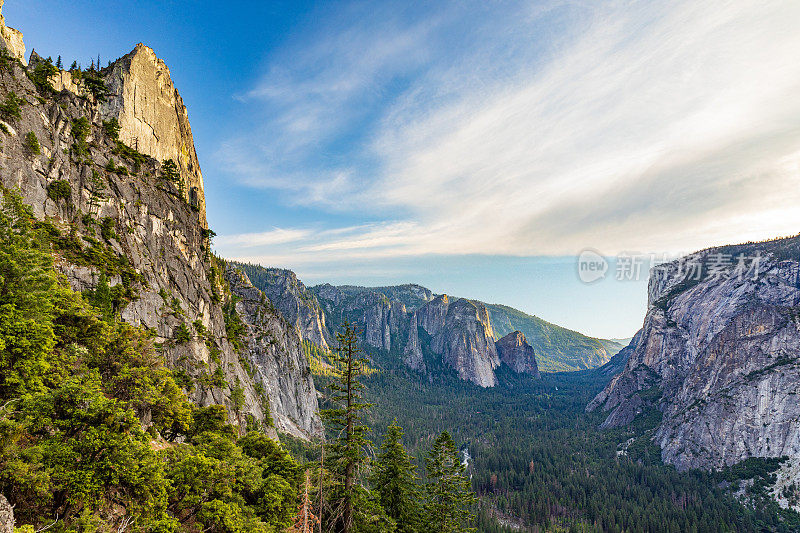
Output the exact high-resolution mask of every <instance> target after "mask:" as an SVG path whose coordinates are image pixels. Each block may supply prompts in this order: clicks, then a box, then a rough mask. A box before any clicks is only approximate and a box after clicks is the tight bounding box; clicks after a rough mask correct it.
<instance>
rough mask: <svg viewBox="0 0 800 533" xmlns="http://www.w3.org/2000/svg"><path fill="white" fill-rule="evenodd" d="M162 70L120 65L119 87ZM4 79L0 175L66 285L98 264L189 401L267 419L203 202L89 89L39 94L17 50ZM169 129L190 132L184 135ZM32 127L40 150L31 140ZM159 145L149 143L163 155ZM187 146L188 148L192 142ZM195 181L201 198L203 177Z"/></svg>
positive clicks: (309, 426) (123, 310)
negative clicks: (115, 134)
mask: <svg viewBox="0 0 800 533" xmlns="http://www.w3.org/2000/svg"><path fill="white" fill-rule="evenodd" d="M141 53H145V52H141ZM129 59H130V58H129ZM126 61H127V60H126ZM131 61H133V62H134V63H135V62H136V61H138V60H135V59H131ZM148 61H149V60H148ZM123 63H124V64H127V63H126V62H123ZM131 68H133V67H131ZM153 68H155V67H153ZM136 71H137V69H136V68H133V70H132V71H131V72H136ZM160 76H161V77H160V79H155V80H154V79H149V78H147V77H138V76H133V77H128V78H125V76H124V75H123V80H125V81H124V83H126V84H139V85H136V86H128V88H126V89H125V90H124V91H123V93H124V94H127V93H126V92H125V91H128V90H130V91H133V92H136V94H137V95H139V96H141V97H144V96H143V95H148V94H154V93H157V92H158V93H160V92H161V90H162V89H163V88H164V87H165V86H168V87H171V82H169V83H167V82H166V81H165V77H166V76H167V73H166V72H165V71H162V72H161V75H160ZM149 83H157V86H156V87H152V86H149V85H147V84H149ZM158 84H161V85H158ZM164 84H166V85H164ZM12 91H13V92H14V93H16V94H17V95H18V96H19V97H20V98H22V99H23V101H24V105H22V107H21V117H20V118H18V119H17V118H8V119H7V122H6V128H7V131H3V133H0V137H2V145H1V146H0V185H2V186H3V187H5V188H6V189H10V190H17V191H19V193H20V194H21V195H22V197H23V199H24V201H25V202H26V203H27V204H29V205H30V206H31V208H32V212H33V214H34V216H35V217H36V218H37V219H38V220H40V221H42V222H43V223H46V227H47V228H48V231H49V232H50V235H51V237H52V238H53V240H54V242H55V248H56V252H57V256H58V257H57V266H58V268H59V269H60V270H61V271H62V272H63V273H64V275H65V277H66V278H67V280H68V281H69V283H70V285H71V286H72V287H73V288H74V289H75V290H81V291H84V290H89V289H92V288H94V287H96V286H97V285H98V283H99V281H100V279H101V278H102V277H104V276H105V277H106V278H107V279H108V283H109V285H111V286H112V288H113V289H114V291H115V294H117V295H119V298H118V299H117V301H116V303H115V305H116V306H117V309H116V311H117V312H118V314H119V316H120V317H121V318H122V319H123V320H125V321H126V322H129V323H131V324H133V325H136V326H141V327H144V328H147V329H149V330H151V331H152V333H153V336H154V342H155V343H156V346H157V347H158V349H159V350H160V351H161V353H162V355H163V357H164V359H165V361H166V362H167V363H168V364H169V365H170V366H172V367H173V368H175V369H180V370H181V371H182V372H183V373H184V375H185V376H186V379H185V380H184V385H185V387H186V391H187V394H188V396H189V398H190V399H191V400H192V401H194V402H195V403H197V404H199V405H204V406H205V405H211V404H222V405H225V406H227V407H228V409H229V412H230V414H231V416H232V417H233V416H234V415H236V416H239V415H242V416H247V415H250V416H252V417H254V418H255V419H256V420H263V419H264V418H265V410H264V409H263V405H262V401H261V396H262V395H261V394H260V393H259V391H258V390H257V382H256V381H254V380H253V378H252V377H251V376H250V375H249V373H248V372H247V371H246V370H245V368H244V367H243V366H242V363H241V361H240V357H239V355H238V354H237V353H236V350H235V349H234V347H233V345H232V344H231V342H230V340H229V339H228V338H227V330H226V319H225V313H224V312H223V307H224V306H225V305H228V306H230V305H231V302H232V298H231V295H230V293H229V292H228V291H227V289H226V288H227V284H226V283H225V282H224V280H223V279H222V271H221V269H222V267H221V264H220V262H219V261H218V260H215V259H214V258H213V257H212V256H211V254H210V250H209V245H210V243H209V234H208V232H207V230H206V227H205V219H204V217H203V216H202V213H200V215H198V211H197V209H196V208H193V206H192V205H191V204H190V203H189V202H187V200H186V197H185V196H183V195H182V194H181V191H180V190H179V188H178V187H177V186H176V185H175V184H174V183H172V182H168V181H166V180H163V179H159V178H158V176H159V168H160V161H158V160H156V159H153V158H149V157H146V156H143V155H141V154H138V155H137V154H135V153H133V152H132V151H128V152H127V153H126V152H124V151H123V152H121V151H120V147H119V146H118V145H117V143H116V141H115V140H113V139H111V138H109V137H108V135H107V134H106V133H105V132H104V130H103V127H102V125H103V120H104V119H105V118H106V117H107V116H108V115H107V114H104V112H105V111H107V110H104V109H101V107H100V106H99V105H97V104H95V103H93V102H92V100H91V99H88V98H81V97H79V96H77V95H75V94H74V93H73V92H71V91H69V90H67V91H61V92H58V93H55V94H52V93H49V92H43V93H41V94H40V93H39V92H38V90H37V88H36V87H35V86H34V85H33V83H32V82H31V80H30V79H29V78H28V76H27V75H26V71H25V69H24V68H23V67H22V66H21V64H18V63H16V62H14V63H12V64H10V65H9V68H8V69H4V70H3V71H2V72H0V100H4V99H5V98H6V95H7V94H8V93H9V92H12ZM137 98H138V96H137ZM175 98H176V102H179V100H177V98H178V97H177V95H175ZM136 101H138V100H136ZM127 105H128V102H126V103H125V104H124V105H123V106H122V107H123V108H125V106H127ZM137 105H138V104H137ZM176 106H177V107H175V108H174V109H173V115H175V120H174V121H173V126H174V127H175V128H177V129H178V130H180V127H179V122H180V120H181V119H180V117H178V114H179V111H180V108H181V106H182V104H180V105H178V104H176ZM165 112H166V111H165ZM184 118H185V117H184ZM83 119H85V120H86V122H85V126H86V131H85V138H83V139H82V140H80V139H79V137H80V136H78V135H77V129H79V126H80V123H79V121H80V120H83ZM165 127H166V126H165ZM187 128H188V123H187ZM187 131H188V130H187ZM173 133H174V132H173ZM175 135H176V137H175V138H178V137H181V138H182V139H183V140H184V141H186V142H188V140H190V139H191V137H190V136H186V135H183V134H181V135H178V134H177V133H176V134H175ZM33 137H35V138H36V144H38V150H34V149H33V148H32V147H31V146H32V145H31V142H30V141H29V139H33ZM173 147H174V146H173ZM140 148H142V147H141V146H140ZM156 148H158V147H157V146H155V145H154V146H153V153H154V154H157V155H159V156H160V157H163V153H160V152H158V150H156ZM187 149H188V148H187ZM190 152H191V154H194V148H193V147H191V150H190ZM164 153H166V152H164ZM190 159H191V158H190ZM112 160H113V163H114V164H113V170H112V165H111V164H110V163H111V162H112ZM137 167H138V168H137ZM197 171H198V173H197V174H196V179H198V180H200V179H201V177H200V174H199V169H197ZM198 183H199V182H198ZM56 186H58V188H57V190H58V193H57V194H56V193H55V192H54V191H55V190H56ZM199 191H200V198H201V200H202V183H200V187H199ZM287 342H288V341H287ZM292 357H294V356H292ZM265 360H266V361H267V363H266V364H272V361H271V360H270V359H268V358H266V357H265ZM276 364H277V363H276ZM277 371H278V370H276V372H277ZM263 372H264V373H268V370H267V369H264V370H263ZM237 384H239V385H240V386H241V388H242V390H243V393H244V404H243V405H241V406H238V407H237V408H236V409H234V405H233V402H232V400H231V393H232V390H233V387H234V386H236V385H237ZM285 390H291V389H290V388H289V389H285ZM275 397H276V399H277V398H283V399H284V400H285V401H281V402H280V403H276V404H275V406H274V411H273V413H272V415H273V417H275V418H276V419H280V417H281V416H283V415H285V416H286V417H293V416H296V415H297V413H296V412H294V411H293V410H292V408H291V406H290V401H289V399H288V397H287V396H286V395H285V394H284V395H283V396H281V394H277V393H276V394H275ZM298 398H300V400H299V401H305V400H304V399H303V398H302V397H301V396H298ZM276 401H277V400H276ZM301 410H302V411H303V412H307V411H308V409H306V408H305V407H303V408H302V409H301ZM304 416H305V418H304V417H303V416H299V417H298V419H297V426H298V427H299V428H300V429H303V430H307V431H308V432H309V433H312V432H313V430H314V424H313V422H310V421H309V420H310V419H309V418H308V417H309V416H311V415H307V416H306V415H304ZM287 427H288V426H287Z"/></svg>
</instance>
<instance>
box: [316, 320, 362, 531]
mask: <svg viewBox="0 0 800 533" xmlns="http://www.w3.org/2000/svg"><path fill="white" fill-rule="evenodd" d="M336 340H337V343H338V346H337V350H336V352H334V353H333V354H331V356H330V359H331V364H332V366H333V368H336V369H338V372H337V375H336V377H335V379H334V380H333V381H332V382H331V383H330V385H328V387H329V388H330V390H331V396H330V398H329V400H330V402H331V403H332V404H333V405H334V407H333V408H331V409H326V410H324V411H323V412H322V415H323V417H324V418H325V420H326V421H327V422H328V430H329V431H331V432H332V434H333V435H334V437H333V439H332V442H331V443H330V445H329V450H330V459H329V463H328V464H329V465H331V466H330V469H331V471H332V474H333V478H334V486H333V487H331V492H332V493H331V497H330V498H329V501H330V504H331V508H332V512H333V516H332V517H330V520H331V525H333V526H334V527H335V530H336V531H341V532H343V533H352V532H353V531H355V529H354V524H355V518H354V508H355V505H356V501H361V500H365V499H366V497H365V495H364V494H363V493H364V492H365V491H364V489H363V488H362V487H361V486H359V485H358V484H357V477H358V474H359V469H360V467H361V466H362V465H363V464H364V463H365V462H366V461H367V452H366V448H367V446H368V445H369V444H370V443H369V441H368V440H367V438H366V436H365V435H366V433H367V431H369V428H368V427H367V426H366V425H364V422H363V412H364V410H365V409H367V408H369V407H370V404H368V403H366V402H365V401H364V385H363V384H362V383H361V382H360V378H361V377H362V376H363V375H364V371H365V370H366V367H367V359H366V358H365V357H364V356H363V353H362V352H361V349H360V348H359V346H358V333H357V331H356V329H355V327H353V326H352V325H350V324H349V323H348V322H345V323H344V325H343V328H342V332H341V333H337V335H336Z"/></svg>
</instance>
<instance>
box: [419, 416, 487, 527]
mask: <svg viewBox="0 0 800 533" xmlns="http://www.w3.org/2000/svg"><path fill="white" fill-rule="evenodd" d="M425 466H426V468H427V470H428V483H427V485H426V496H427V500H426V502H425V521H426V528H427V531H431V532H435V533H463V532H468V531H474V529H473V528H471V527H469V524H470V523H471V522H472V521H473V515H472V511H471V507H472V505H473V504H474V503H475V501H476V499H477V498H476V496H475V494H474V493H473V492H472V489H471V487H470V481H469V478H468V477H467V475H466V467H465V466H464V464H463V463H462V462H461V460H460V458H459V457H458V449H457V448H456V445H455V442H453V438H452V437H451V436H450V434H449V433H447V432H446V431H445V432H443V433H442V434H441V435H439V437H438V438H437V439H436V442H434V444H433V448H432V449H431V451H430V453H429V454H428V457H427V458H426V459H425Z"/></svg>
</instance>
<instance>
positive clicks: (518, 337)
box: [495, 331, 539, 377]
mask: <svg viewBox="0 0 800 533" xmlns="http://www.w3.org/2000/svg"><path fill="white" fill-rule="evenodd" d="M495 346H496V347H497V355H498V356H499V357H500V361H501V362H502V363H504V364H505V365H506V366H508V367H509V368H511V370H513V371H514V372H516V373H518V374H532V375H534V376H536V377H538V376H539V368H538V366H537V365H536V356H535V354H534V353H533V348H531V346H530V344H528V342H527V341H526V340H525V335H523V334H522V333H521V332H519V331H512V332H511V333H509V334H508V335H506V336H505V337H503V338H502V339H500V340H499V341H497V342H496V343H495Z"/></svg>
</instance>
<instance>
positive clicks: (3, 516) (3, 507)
mask: <svg viewBox="0 0 800 533" xmlns="http://www.w3.org/2000/svg"><path fill="white" fill-rule="evenodd" d="M0 533H14V508H13V507H12V506H11V504H10V503H8V500H7V499H6V497H5V496H3V495H2V494H0Z"/></svg>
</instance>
